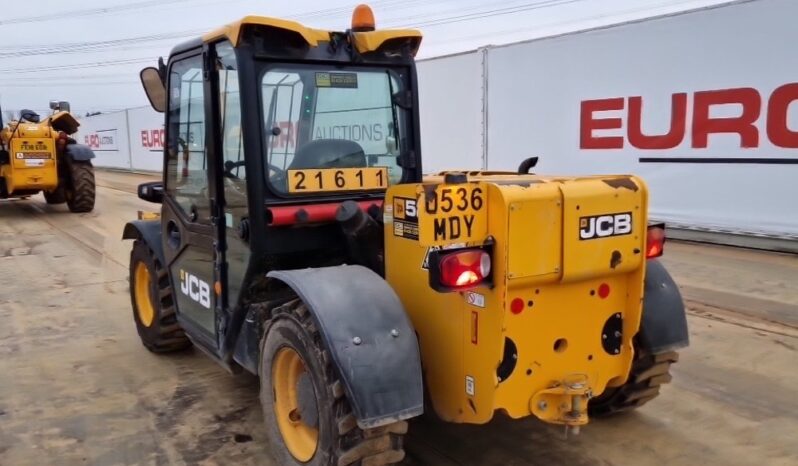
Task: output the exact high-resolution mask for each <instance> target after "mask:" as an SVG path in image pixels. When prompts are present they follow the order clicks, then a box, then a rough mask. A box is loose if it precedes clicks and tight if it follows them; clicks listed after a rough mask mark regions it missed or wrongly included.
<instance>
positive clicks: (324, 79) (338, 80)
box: [316, 72, 357, 89]
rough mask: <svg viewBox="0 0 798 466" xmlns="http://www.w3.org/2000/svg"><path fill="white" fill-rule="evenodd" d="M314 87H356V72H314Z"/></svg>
mask: <svg viewBox="0 0 798 466" xmlns="http://www.w3.org/2000/svg"><path fill="white" fill-rule="evenodd" d="M316 87H342V88H347V89H357V73H323V72H318V73H316Z"/></svg>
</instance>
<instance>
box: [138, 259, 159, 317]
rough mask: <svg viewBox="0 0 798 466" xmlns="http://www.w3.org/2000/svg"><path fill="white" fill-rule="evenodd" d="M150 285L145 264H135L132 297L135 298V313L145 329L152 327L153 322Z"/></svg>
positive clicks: (150, 281)
mask: <svg viewBox="0 0 798 466" xmlns="http://www.w3.org/2000/svg"><path fill="white" fill-rule="evenodd" d="M151 285H152V279H151V278H150V269H148V268H147V264H145V263H144V262H139V263H137V264H136V270H135V273H134V274H133V296H135V298H136V312H137V313H138V315H139V321H140V322H141V323H142V325H144V326H145V327H149V326H150V325H152V321H153V320H155V308H154V307H153V305H152V299H151V296H150V289H151Z"/></svg>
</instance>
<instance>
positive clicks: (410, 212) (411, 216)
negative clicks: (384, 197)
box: [393, 197, 418, 220]
mask: <svg viewBox="0 0 798 466" xmlns="http://www.w3.org/2000/svg"><path fill="white" fill-rule="evenodd" d="M416 206H417V203H416V200H415V199H408V198H405V197H395V198H393V215H394V217H395V218H398V219H400V220H416V219H417V218H418V211H417V208H416Z"/></svg>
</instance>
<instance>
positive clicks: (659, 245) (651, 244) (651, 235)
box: [646, 225, 665, 259]
mask: <svg viewBox="0 0 798 466" xmlns="http://www.w3.org/2000/svg"><path fill="white" fill-rule="evenodd" d="M664 248H665V227H663V226H661V225H652V226H649V227H648V233H647V234H646V259H653V258H655V257H659V256H661V255H662V253H663V250H664Z"/></svg>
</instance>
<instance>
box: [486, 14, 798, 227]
mask: <svg viewBox="0 0 798 466" xmlns="http://www.w3.org/2000/svg"><path fill="white" fill-rule="evenodd" d="M797 15H798V2H794V1H791V0H759V1H755V2H742V3H735V4H731V5H726V6H722V7H716V8H710V9H705V10H700V11H695V12H690V13H685V14H680V15H674V16H670V17H664V18H658V19H651V20H646V21H642V22H638V23H630V24H625V25H621V26H616V27H612V28H607V29H600V30H594V31H588V32H582V33H577V34H571V35H565V36H560V37H553V38H547V39H542V40H537V41H532V42H527V43H520V44H514V45H510V46H506V47H498V48H493V49H490V53H489V63H490V66H489V79H488V80H487V82H488V86H489V87H488V96H489V99H488V102H489V105H490V112H489V120H488V136H489V137H488V141H489V143H488V147H489V150H488V162H487V166H488V167H489V168H495V169H500V168H501V169H514V168H515V167H517V166H518V163H519V162H520V161H521V160H522V159H524V158H525V157H529V156H532V155H536V156H539V157H540V163H539V165H538V168H537V171H538V172H539V173H546V174H549V173H551V174H554V173H558V174H592V173H634V174H638V175H640V176H642V177H643V178H644V179H645V180H646V181H647V183H648V185H649V188H650V190H651V198H650V203H651V212H652V216H653V217H655V218H658V219H662V220H665V221H668V222H670V223H672V224H680V225H684V226H688V227H696V228H702V229H717V230H726V231H731V232H745V233H754V234H766V235H776V236H792V237H796V238H798V207H796V200H797V199H798V60H794V59H792V58H791V57H792V56H793V55H794V52H793V50H792V48H793V44H796V43H798V28H796V27H795V24H794V21H793V19H792V18H795V17H797Z"/></svg>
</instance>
